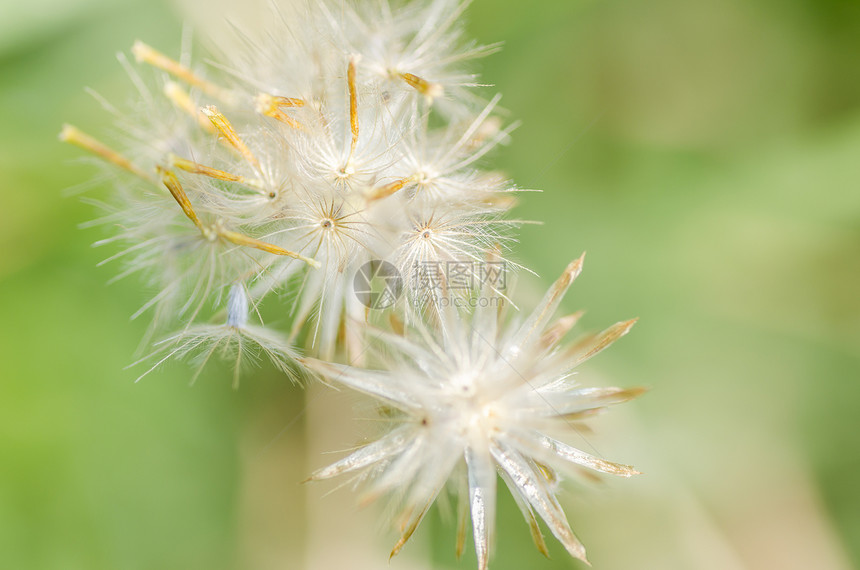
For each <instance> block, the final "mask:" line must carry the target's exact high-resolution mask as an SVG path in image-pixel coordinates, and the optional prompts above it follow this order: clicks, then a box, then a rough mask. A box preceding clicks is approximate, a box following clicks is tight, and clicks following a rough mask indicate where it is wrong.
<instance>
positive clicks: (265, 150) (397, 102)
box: [60, 0, 517, 359]
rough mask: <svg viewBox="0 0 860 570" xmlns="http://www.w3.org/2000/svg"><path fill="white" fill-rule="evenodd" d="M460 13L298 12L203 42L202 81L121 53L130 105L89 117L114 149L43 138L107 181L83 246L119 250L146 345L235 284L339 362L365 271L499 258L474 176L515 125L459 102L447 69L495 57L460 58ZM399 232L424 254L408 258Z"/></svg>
mask: <svg viewBox="0 0 860 570" xmlns="http://www.w3.org/2000/svg"><path fill="white" fill-rule="evenodd" d="M467 4H468V2H460V1H458V0H433V1H432V2H426V3H425V2H411V3H406V4H403V5H397V6H389V5H388V3H387V2H381V3H379V4H376V5H374V6H373V7H370V6H362V7H361V8H359V7H352V6H350V5H349V4H348V3H343V4H342V3H340V2H316V3H314V8H313V9H307V10H303V9H297V10H296V11H295V13H291V14H289V17H288V14H286V13H283V14H281V16H283V17H282V18H274V19H273V20H272V22H271V23H270V24H269V26H270V27H271V29H267V30H256V31H254V32H255V33H248V34H243V33H239V34H237V38H236V39H235V40H232V41H226V39H225V40H224V41H222V39H219V42H218V44H219V46H220V48H221V53H220V54H216V55H217V59H216V60H215V61H214V63H213V64H211V65H209V66H207V67H203V66H197V65H193V64H192V63H191V62H192V58H191V54H190V53H187V52H186V53H183V54H182V56H181V57H180V58H179V59H178V60H174V59H172V58H171V57H170V56H168V55H167V54H164V53H162V52H160V51H158V50H157V49H155V48H154V47H152V46H149V45H147V44H146V43H144V42H141V41H137V42H135V43H134V44H133V46H132V48H131V54H132V55H133V57H134V60H135V62H136V63H137V64H138V65H134V64H133V63H132V62H130V61H127V60H126V58H125V57H121V58H120V59H121V61H122V62H123V64H124V66H125V67H126V71H127V73H128V74H129V76H130V78H131V79H132V81H133V83H134V85H135V86H136V87H137V88H138V91H139V102H138V103H137V104H136V107H135V108H134V109H133V110H132V111H131V112H125V111H120V110H118V109H116V108H114V107H113V106H112V105H110V104H109V103H107V102H106V101H104V100H102V99H99V100H100V101H101V102H102V104H103V106H104V107H105V108H106V109H108V110H109V111H111V112H112V113H113V114H114V115H116V116H117V123H118V125H117V126H118V129H117V130H118V132H117V133H116V134H115V135H114V136H113V139H115V140H116V141H117V142H118V144H119V146H117V147H116V148H114V147H113V146H111V145H109V144H107V143H104V142H102V141H101V140H99V139H97V138H96V137H93V136H91V135H89V134H87V133H85V132H83V131H82V130H80V129H78V128H76V127H73V126H70V125H67V126H66V127H65V128H64V129H63V131H62V132H61V134H60V139H61V140H63V141H65V142H68V143H71V144H74V145H76V146H79V147H81V148H83V149H85V150H87V151H89V152H90V153H92V154H93V155H95V156H96V157H97V158H100V159H101V160H102V162H103V164H105V165H107V166H109V167H111V169H110V172H111V176H112V177H113V178H114V180H115V181H116V183H115V191H114V193H113V196H112V197H111V199H109V200H106V204H103V205H102V206H103V207H104V208H105V209H106V210H107V211H108V214H107V215H106V216H104V217H103V219H102V220H101V221H103V222H104V223H105V224H109V225H110V226H111V227H116V228H119V229H118V230H113V231H114V232H115V235H113V236H112V237H110V238H108V239H106V240H103V241H102V242H100V243H120V244H123V245H124V249H122V251H120V252H119V253H117V254H115V255H112V256H111V257H110V258H109V259H111V260H117V261H120V262H122V263H124V264H125V266H124V268H123V270H122V272H121V275H122V276H125V275H129V274H133V273H137V274H141V275H143V276H144V278H145V280H146V282H147V285H148V287H149V288H150V289H152V290H153V291H154V293H153V294H152V297H151V298H150V300H148V301H147V302H145V303H144V304H143V306H142V307H141V309H140V311H138V312H137V313H136V314H135V316H139V315H141V314H143V313H145V312H147V311H150V310H151V312H152V316H153V318H152V330H151V332H150V334H149V335H148V337H149V336H154V335H155V334H157V333H160V332H162V331H164V330H176V328H178V327H179V326H183V327H188V326H195V325H197V324H198V323H199V322H200V321H205V320H206V319H208V318H210V317H211V316H212V315H211V313H210V314H207V309H208V308H210V307H218V306H220V304H221V300H222V297H223V296H224V295H225V293H226V291H227V289H229V287H230V286H231V285H232V284H233V283H237V282H241V283H246V284H247V293H248V295H249V296H250V297H251V299H252V300H253V302H254V303H255V304H257V303H260V302H261V301H262V300H263V299H264V298H266V297H269V296H270V294H272V293H281V294H286V295H288V296H289V297H290V299H291V300H293V301H294V302H293V303H292V305H291V306H290V307H288V310H287V313H288V314H289V317H290V319H291V320H292V323H291V325H289V330H288V338H289V339H290V341H291V342H294V343H295V344H299V343H302V342H303V343H304V344H305V345H306V346H307V350H308V351H309V352H310V353H312V354H315V355H317V356H319V357H321V358H326V359H332V358H335V357H336V356H337V355H338V351H339V350H343V351H345V352H346V353H347V356H348V357H351V356H354V354H355V353H356V352H360V351H361V350H362V349H361V346H360V339H361V337H362V336H363V334H364V331H363V328H362V323H363V322H364V321H365V320H366V314H365V311H364V309H365V307H363V305H361V303H359V302H358V301H357V299H356V298H355V295H354V293H353V291H352V290H351V287H350V285H351V282H352V279H353V277H354V275H355V273H356V271H357V270H358V269H359V268H360V267H362V266H363V265H364V264H366V263H368V262H370V261H371V260H374V259H390V262H391V263H393V264H394V265H396V266H397V269H398V271H399V272H400V273H401V275H403V276H408V275H410V274H411V273H412V272H413V271H414V270H413V267H412V264H414V263H415V262H418V261H420V262H424V261H444V262H449V261H451V262H464V263H466V262H471V261H473V260H475V259H481V258H483V257H486V255H487V254H489V253H490V252H492V251H494V250H495V249H496V248H498V246H499V245H500V244H501V245H505V244H506V243H507V242H509V241H510V240H506V239H502V238H504V237H505V236H503V235H500V230H504V229H507V228H510V227H514V226H516V225H517V222H514V221H510V220H506V219H505V216H506V213H507V212H508V211H509V210H510V208H511V207H512V206H513V204H514V200H513V198H512V196H513V194H512V192H513V191H515V190H516V188H515V187H514V186H513V185H512V184H511V183H510V182H509V181H508V180H507V179H506V178H505V177H503V176H500V175H498V174H496V173H493V172H490V171H485V170H483V169H482V167H481V166H480V161H481V159H482V158H483V157H484V156H485V155H486V154H487V153H488V152H490V151H491V150H492V149H493V148H495V147H496V146H497V145H499V144H501V143H504V142H506V141H507V139H508V134H509V132H510V130H511V129H512V128H513V127H514V126H515V125H510V126H508V127H506V128H505V127H502V126H501V121H500V120H499V119H498V117H497V116H495V115H494V113H495V111H496V107H497V104H498V101H499V96H498V95H497V96H495V97H493V98H492V99H491V100H489V101H486V100H483V99H482V98H481V97H479V96H478V95H476V94H475V93H472V92H471V91H470V89H471V88H473V87H476V86H477V84H476V82H475V76H474V75H472V74H471V73H469V72H468V71H467V70H466V68H465V65H466V64H467V62H468V61H469V60H471V59H473V58H476V57H480V56H483V55H486V54H488V53H490V52H492V51H494V50H495V48H496V47H497V46H486V47H484V46H478V45H476V44H474V43H467V42H463V41H461V35H462V25H461V17H460V16H461V14H462V11H463V10H464V9H465V7H466V5H467ZM293 8H295V7H290V6H283V9H284V10H287V11H289V10H292V9H293ZM261 32H262V33H261ZM273 38H281V39H283V41H272V39H273ZM415 224H424V225H427V231H430V232H432V239H431V238H430V237H428V238H424V239H422V240H418V241H416V240H415V239H414V237H415ZM501 233H504V232H501ZM428 236H430V234H428ZM339 338H346V339H353V340H354V342H348V343H345V346H344V344H343V343H339V340H338V339H339Z"/></svg>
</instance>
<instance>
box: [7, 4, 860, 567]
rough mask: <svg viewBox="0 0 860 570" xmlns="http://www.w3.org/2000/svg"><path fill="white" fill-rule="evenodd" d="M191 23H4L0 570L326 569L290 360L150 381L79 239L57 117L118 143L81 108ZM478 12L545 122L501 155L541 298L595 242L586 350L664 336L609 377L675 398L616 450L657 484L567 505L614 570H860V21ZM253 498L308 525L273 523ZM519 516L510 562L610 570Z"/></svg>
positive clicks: (607, 441)
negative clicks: (601, 341) (609, 334)
mask: <svg viewBox="0 0 860 570" xmlns="http://www.w3.org/2000/svg"><path fill="white" fill-rule="evenodd" d="M189 6H190V4H189V3H188V2H186V3H185V4H183V9H184V10H185V13H186V14H188V13H189V10H193V9H192V8H191V7H189ZM181 13H182V11H181V10H179V11H177V9H176V8H175V7H171V6H168V5H166V4H163V3H159V2H145V1H143V0H119V1H116V0H115V1H113V2H109V1H108V0H62V1H60V0H34V1H30V2H27V3H18V2H13V1H12V0H0V204H2V207H0V315H2V317H0V319H2V320H0V322H2V325H3V326H2V329H0V568H10V569H33V570H36V569H38V570H42V569H45V570H48V569H51V570H53V569H57V570H59V569H63V570H70V569H87V570H91V569H123V570H125V569H155V568H158V569H180V568H181V569H185V570H192V569H198V568H199V569H203V568H205V569H207V570H217V569H232V568H243V569H244V568H248V569H252V570H257V569H260V568H303V567H305V566H303V564H305V563H303V562H302V560H305V561H307V560H309V558H308V557H307V554H306V553H305V554H302V553H301V548H302V542H303V541H304V540H305V539H306V538H307V534H308V533H309V532H310V531H309V530H307V528H306V525H305V524H304V522H303V521H304V520H305V518H306V517H307V515H308V512H309V511H311V510H312V509H314V508H315V507H314V504H313V503H312V502H307V503H305V502H304V501H303V500H302V499H301V497H302V495H301V493H300V491H299V489H300V487H299V485H298V482H299V481H301V480H302V479H303V478H304V476H306V475H307V473H308V472H309V470H310V469H312V468H313V467H317V466H319V465H320V463H314V464H312V465H311V464H310V463H309V460H308V459H307V458H306V457H305V455H304V454H303V453H302V450H303V446H304V445H305V444H304V443H302V442H303V441H305V439H304V438H305V437H306V435H307V434H306V433H305V432H304V419H303V415H302V410H303V406H304V404H303V397H304V396H303V392H302V391H301V390H300V389H298V388H296V387H292V386H290V385H289V383H288V382H287V381H286V380H285V379H283V378H281V377H279V376H278V375H277V374H275V373H274V372H273V371H271V370H269V369H266V368H263V369H260V370H258V371H256V372H255V373H253V374H252V375H250V376H248V377H246V378H245V379H244V380H243V383H242V385H241V387H240V389H239V390H238V391H234V390H232V389H231V387H230V379H229V373H227V372H223V373H222V372H220V371H219V370H218V369H217V367H210V368H209V371H208V372H207V373H205V374H204V375H203V377H202V378H201V379H200V381H199V382H198V383H197V384H196V385H195V386H194V387H193V388H191V389H189V387H188V376H189V374H188V370H187V369H185V368H184V367H182V366H170V367H167V368H166V369H165V370H164V371H163V372H160V373H158V374H153V375H152V376H149V377H147V378H146V379H145V380H144V381H142V382H140V383H138V384H135V383H134V382H133V381H134V379H135V378H136V377H137V374H136V373H135V371H133V370H125V369H124V367H125V366H126V365H127V364H129V363H130V362H132V361H133V360H134V359H135V354H136V351H137V350H138V343H139V341H140V338H141V337H142V335H143V333H144V330H145V326H146V323H143V322H138V321H133V322H130V321H129V319H128V316H129V315H130V314H131V313H133V312H134V310H135V308H136V307H137V306H139V304H140V303H141V301H142V300H143V299H144V298H145V295H146V291H144V290H143V289H142V287H141V285H140V283H138V282H135V281H134V279H127V280H122V281H119V282H117V283H114V284H112V285H109V286H108V285H106V283H107V281H108V280H109V279H110V278H111V277H112V276H113V274H114V272H115V269H116V268H114V267H111V266H110V265H107V266H104V267H98V268H97V267H96V264H97V263H98V262H99V261H100V260H101V259H103V258H105V257H107V256H108V255H109V254H110V253H112V251H108V248H100V249H93V248H91V247H90V244H91V243H92V242H94V241H96V240H98V239H100V238H102V237H104V235H105V232H104V230H102V229H79V228H78V227H77V226H78V225H79V224H80V223H82V222H85V221H87V220H90V219H92V218H93V217H94V216H95V215H96V212H95V209H94V208H93V207H92V206H91V205H88V204H85V203H82V202H81V201H80V200H79V199H78V196H81V195H82V196H88V197H94V198H101V197H104V196H105V193H106V191H107V190H106V188H105V185H99V184H95V185H93V187H92V188H88V189H87V190H86V191H85V192H83V194H79V193H76V192H75V190H80V188H77V189H76V188H72V192H68V191H67V190H68V189H69V188H70V187H75V186H76V185H78V184H79V183H82V182H86V181H87V180H89V179H91V178H92V176H93V174H94V173H95V170H94V169H93V168H92V166H91V165H89V164H88V163H86V162H84V161H82V160H81V159H82V153H81V152H79V151H78V150H77V149H74V148H71V147H65V146H63V145H61V144H60V143H59V142H57V140H56V135H57V133H58V132H59V129H60V126H61V125H62V123H63V122H66V121H68V122H74V123H75V124H77V125H79V126H81V127H83V128H85V129H86V130H88V131H91V132H93V133H103V132H105V131H106V130H107V127H108V125H109V124H110V120H111V119H110V117H109V115H108V114H107V113H106V112H105V111H104V110H103V109H101V108H100V107H99V105H98V104H97V103H96V102H95V101H94V100H93V99H92V98H91V97H89V95H87V94H86V93H85V92H84V90H83V87H85V86H90V87H92V88H94V89H95V90H96V91H98V92H99V93H101V94H102V95H104V96H105V97H106V98H107V99H108V100H110V101H112V102H116V103H117V104H119V105H122V104H123V103H125V102H127V101H129V100H130V98H131V97H132V95H133V93H132V87H131V84H130V82H129V81H128V78H127V76H126V75H125V74H124V72H123V70H122V68H121V66H120V65H119V64H118V63H117V61H116V58H115V57H114V53H115V52H117V51H125V52H126V53H127V50H128V48H129V47H130V46H131V44H132V42H133V41H134V40H135V39H137V38H140V39H143V40H145V41H147V42H148V43H150V44H151V45H154V46H156V47H158V48H159V49H162V50H163V51H165V52H167V53H174V54H175V53H178V50H179V42H180V35H181V28H182V26H181V19H182V18H181V16H180V15H179V14H181ZM467 14H468V22H469V30H470V33H471V34H472V35H474V36H475V37H477V38H478V39H479V40H480V41H482V42H486V43H489V42H496V41H504V42H505V47H504V49H503V51H502V52H501V53H499V54H496V55H493V56H491V57H490V58H488V59H487V60H485V61H482V62H481V63H480V66H481V71H482V73H483V78H484V80H485V81H486V82H488V83H493V84H494V85H495V88H497V89H498V90H499V91H501V92H502V93H503V94H504V98H503V100H502V104H503V105H504V107H505V108H506V109H507V110H508V111H509V112H510V116H511V118H512V119H518V120H521V121H522V126H521V127H520V128H519V129H518V130H517V131H516V132H515V133H514V136H513V140H512V142H511V144H510V145H508V146H506V147H504V148H502V149H501V150H500V151H499V152H497V153H496V154H495V155H494V156H493V158H492V160H493V161H494V162H493V163H494V164H496V165H498V166H500V167H504V169H505V171H507V172H508V173H509V174H511V176H512V177H513V178H514V180H516V181H517V183H518V184H519V185H520V186H521V187H522V188H529V189H531V188H539V189H542V190H543V192H542V193H524V194H523V196H522V198H521V205H520V206H519V207H518V209H517V213H516V215H517V216H518V217H520V218H522V219H529V220H540V221H542V222H543V224H542V225H527V226H525V227H524V228H523V230H522V234H521V241H520V244H519V245H518V247H517V249H516V251H515V257H516V259H517V260H519V261H521V262H523V263H524V264H525V265H527V266H529V267H531V268H533V269H535V270H536V271H537V272H538V273H539V274H540V276H541V279H540V280H538V279H527V278H523V279H522V280H521V286H522V289H521V291H520V293H521V294H520V296H519V298H524V297H525V298H528V295H529V294H535V295H536V294H537V293H536V292H538V291H540V290H541V289H542V288H543V287H545V286H546V285H548V284H549V282H550V281H551V280H552V279H553V278H554V277H555V276H556V274H558V273H559V272H560V271H561V269H562V268H563V267H564V266H565V264H566V263H567V262H568V261H569V260H570V259H572V258H573V257H575V256H577V255H579V253H581V252H582V251H584V250H587V252H588V257H587V262H586V270H585V272H584V273H583V275H582V277H581V278H580V280H578V281H577V283H576V284H575V286H574V287H573V289H572V290H571V292H570V293H569V294H568V298H567V299H566V301H565V308H566V309H567V310H571V311H572V310H575V309H580V308H585V309H587V310H588V314H587V317H586V318H585V320H584V324H585V326H586V328H591V329H597V328H600V327H602V326H605V325H607V324H609V323H612V322H615V321H617V320H621V319H625V318H630V317H633V316H638V317H640V319H641V320H640V322H639V323H638V324H637V326H636V327H635V328H634V331H633V333H632V334H631V335H629V336H628V337H626V338H625V339H623V340H622V341H621V342H619V343H618V344H617V345H616V346H614V347H613V349H612V350H610V351H607V352H606V353H604V354H603V355H601V357H600V358H599V359H596V361H595V362H594V363H593V364H590V365H589V366H588V368H587V370H584V371H583V375H584V378H588V379H589V381H590V383H596V384H600V385H644V386H647V387H649V388H650V389H651V390H650V392H649V393H647V394H646V395H645V396H643V397H642V398H641V399H639V400H638V401H635V402H633V403H631V404H625V405H624V406H622V407H619V408H616V409H614V410H613V411H612V413H611V414H609V415H607V416H606V417H601V418H599V419H597V420H596V421H595V422H594V423H593V427H594V428H595V431H596V434H595V435H594V436H593V439H592V440H591V441H590V442H589V445H593V446H595V447H596V448H597V449H599V452H600V453H601V454H603V455H605V456H606V457H607V458H609V459H613V460H618V461H621V462H624V463H631V464H633V465H635V466H636V467H637V468H639V469H640V470H641V471H643V472H644V475H642V476H640V477H638V478H634V479H632V480H627V481H608V482H607V484H605V485H598V486H594V487H590V486H572V487H569V488H568V489H567V491H566V492H565V493H564V494H563V500H564V504H565V506H566V509H567V511H568V513H569V515H570V519H571V522H572V524H573V527H574V530H575V531H577V533H578V534H579V536H580V538H581V539H582V540H583V542H584V543H585V544H586V546H587V547H588V549H589V553H590V559H591V562H592V563H593V565H594V567H595V568H599V569H605V570H609V569H612V570H620V569H625V570H629V569H643V570H650V569H654V568H660V569H678V570H687V569H693V568H702V569H705V568H708V569H710V568H714V569H717V568H719V569H727V568H739V569H741V568H743V569H762V570H765V569H772V568H780V569H801V568H809V569H841V568H851V567H860V485H858V473H860V419H858V418H860V414H858V409H860V294H859V293H860V3H858V2H856V1H852V0H780V1H777V0H699V1H696V2H685V1H683V0H650V1H648V2H634V1H630V0H627V1H622V0H604V1H596V0H574V1H570V0H553V1H550V0H542V1H540V2H531V3H529V2H517V1H514V0H475V1H474V4H473V6H472V7H471V8H470V9H469V11H468V12H467ZM341 441H342V443H343V446H344V447H346V446H348V445H350V444H352V443H354V441H350V440H349V438H348V437H346V438H345V439H342V440H341ZM249 442H252V443H249ZM260 461H262V462H264V463H265V462H269V463H271V464H273V465H274V466H275V467H273V468H272V469H273V471H272V472H273V473H274V476H269V475H260V474H259V473H258V471H257V470H256V468H255V467H253V465H257V464H258V463H259V462H260ZM249 465H251V466H252V467H249ZM263 471H265V470H263ZM255 493H256V494H258V495H259V494H261V495H262V496H264V497H281V498H282V500H283V504H284V505H286V507H285V508H284V509H282V510H280V511H277V512H276V513H275V514H274V515H271V513H270V517H269V519H267V521H266V523H265V524H263V523H262V522H261V521H260V520H258V519H259V517H256V516H255V514H254V513H255V512H256V511H255V510H254V509H253V508H248V507H247V503H248V501H249V498H248V497H249V494H250V495H254V494H255ZM285 494H286V495H285ZM293 496H295V497H298V499H296V500H292V499H290V497H293ZM334 497H335V499H334V500H338V501H352V500H353V499H354V497H353V496H352V495H351V494H350V493H349V492H348V491H346V490H341V491H337V492H336V494H335V495H334ZM258 500H259V499H258ZM273 500H274V499H273ZM328 500H332V499H328ZM365 513H366V514H365V516H366V517H367V520H368V521H369V520H375V518H376V517H375V516H374V514H373V513H368V512H367V511H365ZM499 516H500V520H501V523H500V527H499V529H498V539H499V541H498V544H497V548H496V558H495V559H494V560H493V563H492V564H491V567H492V568H494V569H495V570H513V569H522V568H537V569H558V568H584V566H583V565H582V564H580V563H578V562H576V561H572V560H569V559H568V558H567V557H566V555H565V554H564V553H563V551H562V550H561V549H560V548H558V547H557V545H555V544H552V543H551V538H550V537H548V542H550V543H551V544H550V549H551V553H552V559H551V560H544V559H543V558H542V557H541V556H540V555H539V553H537V551H536V550H534V549H533V548H532V546H531V544H530V540H529V537H528V530H527V528H526V526H525V524H524V523H523V521H522V520H521V517H520V515H519V513H518V512H516V508H515V506H514V505H513V503H512V501H511V500H510V499H509V498H506V499H503V500H502V503H501V505H500V513H499ZM454 533H455V529H454V528H453V525H452V524H450V523H449V522H445V521H444V520H443V519H442V518H440V517H439V516H437V515H435V514H434V515H433V516H432V517H431V518H429V519H428V520H427V521H425V523H424V524H423V525H422V527H421V529H420V530H419V532H418V534H419V535H423V536H424V539H422V540H424V541H425V543H424V544H425V547H426V548H427V549H428V550H429V552H430V553H431V556H432V567H435V568H451V569H453V568H473V567H474V557H471V558H470V557H469V556H468V555H467V557H466V558H465V559H464V560H462V561H460V562H457V561H455V559H454V555H453V550H454V549H453V542H454ZM380 535H381V536H382V537H383V538H384V539H385V540H388V539H391V540H390V541H391V542H393V539H392V535H391V534H390V533H389V534H385V531H380ZM261 537H262V538H261ZM337 544H338V537H332V542H331V545H332V548H337ZM428 545H429V546H428ZM261 549H265V550H266V551H267V552H272V553H274V554H272V555H271V557H270V558H268V559H266V561H263V558H264V557H261V556H258V554H259V552H260V550H261ZM291 552H296V553H298V554H296V555H295V557H291V554H290V553H291ZM255 553H256V554H255ZM279 553H280V554H279ZM420 558H421V555H420V554H416V559H419V560H420ZM309 564H310V563H308V566H307V567H308V568H312V567H313V566H312V565H309ZM387 564H388V562H387V559H386V553H385V552H384V551H380V557H379V565H378V568H385V567H387ZM390 567H391V568H394V569H396V568H412V567H413V566H410V562H409V559H408V558H407V559H404V561H401V560H400V559H399V558H396V559H394V560H393V561H392V563H391V566H390ZM416 567H418V566H416ZM421 567H423V568H426V567H428V566H427V565H426V564H425V565H424V566H421Z"/></svg>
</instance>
